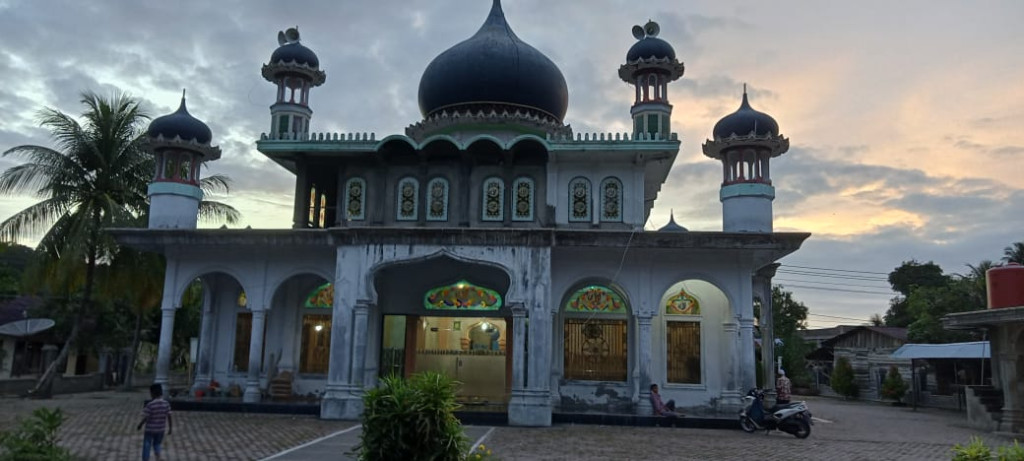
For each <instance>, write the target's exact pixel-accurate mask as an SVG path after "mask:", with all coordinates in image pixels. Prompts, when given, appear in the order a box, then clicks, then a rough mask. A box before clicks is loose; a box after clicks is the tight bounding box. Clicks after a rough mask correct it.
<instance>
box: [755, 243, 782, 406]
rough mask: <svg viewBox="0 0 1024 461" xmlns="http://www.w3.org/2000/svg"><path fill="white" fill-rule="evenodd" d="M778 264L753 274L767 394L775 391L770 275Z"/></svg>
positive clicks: (771, 275) (770, 265)
mask: <svg viewBox="0 0 1024 461" xmlns="http://www.w3.org/2000/svg"><path fill="white" fill-rule="evenodd" d="M778 268H779V264H778V263H775V264H769V265H767V266H765V267H762V268H761V269H759V270H758V271H757V275H755V276H754V292H755V293H757V294H758V296H759V297H760V298H761V366H762V369H763V372H764V373H763V376H764V388H765V389H766V390H768V394H769V395H773V394H774V392H775V329H774V325H775V324H774V323H773V322H774V312H773V309H774V306H772V277H774V276H775V270H776V269H778Z"/></svg>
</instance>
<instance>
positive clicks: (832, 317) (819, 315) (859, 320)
mask: <svg viewBox="0 0 1024 461" xmlns="http://www.w3.org/2000/svg"><path fill="white" fill-rule="evenodd" d="M807 315H813V316H815V317H828V318H830V319H842V320H856V321H858V322H870V321H871V320H867V319H855V318H853V317H840V316H838V315H825V314H812V313H810V312H808V313H807Z"/></svg>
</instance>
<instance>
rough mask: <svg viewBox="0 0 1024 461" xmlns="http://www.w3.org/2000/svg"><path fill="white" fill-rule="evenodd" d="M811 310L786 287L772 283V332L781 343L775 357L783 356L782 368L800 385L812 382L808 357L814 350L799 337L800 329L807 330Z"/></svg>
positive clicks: (776, 349)
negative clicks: (808, 368)
mask: <svg viewBox="0 0 1024 461" xmlns="http://www.w3.org/2000/svg"><path fill="white" fill-rule="evenodd" d="M808 312H809V310H808V308H807V306H806V305H804V303H802V302H800V301H797V300H796V299H794V298H793V293H792V292H790V291H786V289H785V288H784V287H781V286H778V285H775V286H772V331H773V332H774V334H775V338H776V339H778V340H779V342H781V345H779V346H778V347H776V348H775V353H776V358H777V359H778V358H782V369H784V370H786V374H787V375H788V376H789V378H790V379H791V380H792V381H793V383H794V384H796V385H797V386H801V387H804V386H808V385H809V384H810V379H811V377H810V373H808V371H807V360H806V359H805V358H804V357H806V356H807V354H809V353H810V352H811V350H812V346H811V344H810V343H807V342H806V341H804V340H803V338H802V337H800V334H799V332H800V331H801V330H806V329H807V314H808Z"/></svg>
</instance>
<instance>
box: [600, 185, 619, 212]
mask: <svg viewBox="0 0 1024 461" xmlns="http://www.w3.org/2000/svg"><path fill="white" fill-rule="evenodd" d="M601 220H602V221H613V222H622V182H621V181H619V180H618V179H616V178H607V179H605V180H604V181H602V182H601Z"/></svg>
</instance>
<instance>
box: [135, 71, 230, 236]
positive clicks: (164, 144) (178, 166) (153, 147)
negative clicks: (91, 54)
mask: <svg viewBox="0 0 1024 461" xmlns="http://www.w3.org/2000/svg"><path fill="white" fill-rule="evenodd" d="M147 134H148V139H147V140H146V148H147V150H148V151H149V152H150V153H152V154H153V156H154V157H156V159H155V160H156V161H155V164H156V173H155V174H154V176H153V181H152V182H150V183H149V227H150V228H151V229H195V228H196V221H197V220H198V217H199V202H201V201H202V200H203V191H202V189H200V188H199V175H200V173H201V170H200V167H202V165H203V163H205V162H209V161H212V160H217V159H219V158H220V148H219V147H216V146H212V145H210V140H211V139H212V138H213V135H212V134H211V132H210V127H208V126H206V124H205V123H203V122H202V121H200V120H198V119H196V118H195V117H192V115H190V114H189V113H188V109H186V108H185V92H184V91H182V94H181V105H180V106H179V107H178V110H177V111H175V112H174V113H173V114H170V115H164V116H163V117H160V118H157V119H156V120H153V122H152V123H150V124H149V129H148V131H147Z"/></svg>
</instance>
